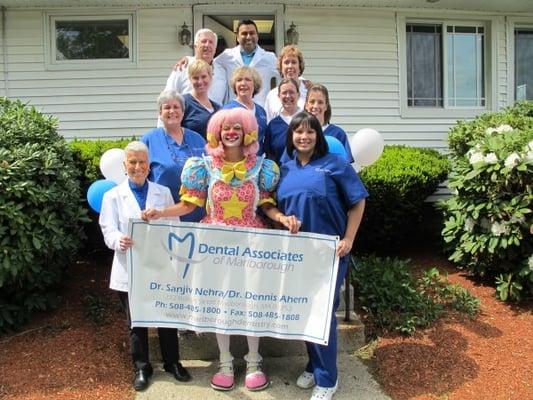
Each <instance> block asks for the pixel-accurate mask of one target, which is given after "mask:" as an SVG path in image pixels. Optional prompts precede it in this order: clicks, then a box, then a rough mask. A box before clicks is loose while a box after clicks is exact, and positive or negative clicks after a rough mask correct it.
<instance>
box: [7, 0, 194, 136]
mask: <svg viewBox="0 0 533 400" xmlns="http://www.w3.org/2000/svg"><path fill="white" fill-rule="evenodd" d="M67 10H68V11H73V10H72V9H67ZM83 11H84V12H85V11H86V10H85V9H84V10H83ZM96 13H98V10H96ZM101 13H102V14H104V15H105V13H106V10H102V11H101ZM191 18H192V17H191V12H190V8H174V9H161V8H159V9H140V10H138V11H137V37H138V44H137V50H138V51H137V58H138V63H137V66H136V67H132V68H114V69H99V68H96V67H95V68H93V69H86V70H75V69H64V70H46V67H45V46H44V38H43V32H44V26H43V25H44V17H43V12H42V11H40V10H29V11H26V10H8V11H7V23H6V28H7V34H6V36H7V41H8V60H9V71H10V73H9V78H10V80H9V95H10V97H12V98H20V99H22V100H23V101H28V102H30V103H31V104H32V105H34V106H36V107H37V108H38V109H41V110H42V111H43V112H45V113H50V114H53V115H56V116H57V117H58V118H59V129H60V132H61V133H62V134H63V135H64V136H65V137H68V138H74V137H78V138H98V137H117V136H126V137H128V136H132V135H137V136H138V135H141V134H142V133H144V132H145V131H147V130H148V129H151V128H152V127H154V125H155V121H156V119H157V105H156V99H157V95H158V94H159V92H160V91H161V90H162V89H163V87H164V85H165V82H166V78H167V76H168V74H169V73H170V70H171V67H172V65H173V64H174V63H175V62H176V60H177V59H178V58H179V57H181V56H182V55H184V54H191V49H188V48H185V47H182V46H178V44H177V42H176V25H177V24H179V23H183V21H184V20H191ZM2 76H3V75H2ZM2 86H3V85H2Z"/></svg>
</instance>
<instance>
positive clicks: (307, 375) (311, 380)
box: [296, 371, 316, 389]
mask: <svg viewBox="0 0 533 400" xmlns="http://www.w3.org/2000/svg"><path fill="white" fill-rule="evenodd" d="M315 385H316V383H315V376H314V375H313V373H312V372H307V371H304V372H302V374H301V375H300V376H299V377H298V379H296V386H298V387H299V388H301V389H311V388H312V387H313V386H315Z"/></svg>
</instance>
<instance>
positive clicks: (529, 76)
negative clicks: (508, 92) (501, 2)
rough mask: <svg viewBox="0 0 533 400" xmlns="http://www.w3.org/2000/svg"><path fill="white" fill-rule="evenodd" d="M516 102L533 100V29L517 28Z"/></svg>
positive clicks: (515, 56) (515, 47) (515, 34)
mask: <svg viewBox="0 0 533 400" xmlns="http://www.w3.org/2000/svg"><path fill="white" fill-rule="evenodd" d="M514 41H515V43H514V53H515V54H514V58H515V71H514V72H515V79H514V80H515V91H514V93H515V94H514V96H515V100H526V99H527V100H532V99H533V69H532V68H531V66H532V65H533V29H531V28H530V29H526V28H515V30H514Z"/></svg>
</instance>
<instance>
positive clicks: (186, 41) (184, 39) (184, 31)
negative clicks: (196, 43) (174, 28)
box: [178, 22, 191, 46]
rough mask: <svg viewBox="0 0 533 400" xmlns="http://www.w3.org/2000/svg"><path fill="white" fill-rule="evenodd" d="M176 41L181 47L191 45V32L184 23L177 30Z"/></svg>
mask: <svg viewBox="0 0 533 400" xmlns="http://www.w3.org/2000/svg"><path fill="white" fill-rule="evenodd" d="M178 41H179V43H180V44H181V45H182V46H189V45H190V44H191V31H190V30H189V29H188V27H187V24H186V23H185V22H184V23H183V25H182V26H181V27H179V28H178Z"/></svg>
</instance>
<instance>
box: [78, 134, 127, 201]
mask: <svg viewBox="0 0 533 400" xmlns="http://www.w3.org/2000/svg"><path fill="white" fill-rule="evenodd" d="M132 140H135V138H134V137H132V138H130V139H115V140H79V139H76V140H74V141H72V142H70V143H69V145H70V148H71V149H72V152H73V153H74V161H75V163H76V166H77V167H78V170H79V171H81V173H82V174H81V187H82V188H83V189H84V190H85V193H86V192H87V189H88V188H89V186H90V185H91V183H93V182H94V181H96V180H98V179H104V177H103V176H102V173H101V172H100V157H101V156H102V154H104V153H105V152H106V151H107V150H109V149H113V148H119V149H123V148H124V147H126V145H127V144H128V143H129V142H131V141H132Z"/></svg>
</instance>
